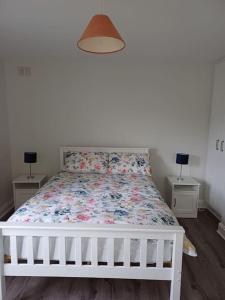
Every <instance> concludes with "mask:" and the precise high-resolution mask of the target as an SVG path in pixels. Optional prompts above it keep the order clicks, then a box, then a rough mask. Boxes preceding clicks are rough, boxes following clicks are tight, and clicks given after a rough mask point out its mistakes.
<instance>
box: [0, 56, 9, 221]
mask: <svg viewBox="0 0 225 300" xmlns="http://www.w3.org/2000/svg"><path fill="white" fill-rule="evenodd" d="M10 208H12V182H11V165H10V149H9V126H8V112H7V104H6V94H5V78H4V70H3V64H2V62H1V61H0V217H2V216H3V215H4V214H5V213H7V212H8V210H9V209H10Z"/></svg>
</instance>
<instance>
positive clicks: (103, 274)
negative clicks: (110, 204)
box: [0, 222, 184, 300]
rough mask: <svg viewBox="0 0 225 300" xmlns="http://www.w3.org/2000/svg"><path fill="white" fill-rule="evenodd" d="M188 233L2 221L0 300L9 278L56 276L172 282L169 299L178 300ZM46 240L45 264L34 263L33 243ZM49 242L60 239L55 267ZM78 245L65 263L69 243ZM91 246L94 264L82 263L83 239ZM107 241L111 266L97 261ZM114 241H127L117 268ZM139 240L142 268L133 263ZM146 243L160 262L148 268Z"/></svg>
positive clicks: (169, 228)
mask: <svg viewBox="0 0 225 300" xmlns="http://www.w3.org/2000/svg"><path fill="white" fill-rule="evenodd" d="M183 235H184V230H183V228H182V227H180V226H135V225H94V226H93V225H89V224H80V225H77V224H76V225H75V224H43V223H42V224H37V223H35V224H21V223H8V222H0V259H1V267H0V276H1V279H0V299H4V298H5V276H24V275H26V276H46V277H48V276H51V277H54V276H57V277H95V278H126V279H149V280H169V281H171V290H170V300H172V299H173V300H178V299H180V284H181V268H182V251H183ZM18 237H22V238H26V240H27V243H28V247H27V255H26V256H27V257H26V258H25V260H24V257H23V260H21V259H20V257H19V249H18V243H17V239H18ZM35 237H39V238H42V242H44V248H45V251H44V254H43V259H42V260H41V261H35V254H34V253H35V249H34V248H35V247H34V244H33V241H34V238H35ZM50 238H56V239H59V245H60V246H59V259H58V262H57V264H52V263H51V260H50V243H49V239H50ZM67 238H72V239H74V242H75V260H74V262H73V264H71V262H70V263H68V262H67V258H66V239H67ZM83 238H89V239H90V241H91V261H90V264H84V263H83V261H82V239H83ZM101 238H104V239H106V240H107V257H108V258H107V262H106V264H104V265H102V264H101V262H99V260H98V241H99V239H101ZM7 239H8V243H9V250H10V251H9V252H10V256H9V257H10V259H9V260H8V261H7V260H4V248H5V246H6V245H4V244H5V243H6V240H7ZM115 239H122V240H123V249H124V250H123V262H122V264H120V265H118V264H116V263H115V260H114V258H115V251H114V250H115V249H114V242H115ZM133 239H138V240H139V241H140V253H139V263H138V265H133V264H131V241H132V240H133ZM148 240H156V242H157V247H156V263H155V264H154V265H148V264H147V250H148V246H147V245H148V243H147V242H148ZM168 240H170V241H172V244H173V251H172V261H171V266H170V267H168V266H165V265H164V262H163V258H164V244H165V241H168Z"/></svg>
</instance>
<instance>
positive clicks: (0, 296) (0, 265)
mask: <svg viewBox="0 0 225 300" xmlns="http://www.w3.org/2000/svg"><path fill="white" fill-rule="evenodd" d="M5 299H6V287H5V276H4V248H3V236H2V231H0V300H5Z"/></svg>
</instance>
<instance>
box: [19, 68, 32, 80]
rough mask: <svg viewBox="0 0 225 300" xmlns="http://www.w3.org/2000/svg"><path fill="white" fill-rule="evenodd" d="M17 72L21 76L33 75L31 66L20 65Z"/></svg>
mask: <svg viewBox="0 0 225 300" xmlns="http://www.w3.org/2000/svg"><path fill="white" fill-rule="evenodd" d="M17 74H18V76H21V77H30V76H31V67H27V66H18V67H17Z"/></svg>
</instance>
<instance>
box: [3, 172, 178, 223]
mask: <svg viewBox="0 0 225 300" xmlns="http://www.w3.org/2000/svg"><path fill="white" fill-rule="evenodd" d="M9 221H10V222H45V223H46V222H49V223H66V222H70V223H72V222H76V223H77V222H86V223H95V224H136V225H153V224H162V225H176V224H177V221H176V218H175V217H174V215H173V214H172V212H171V211H170V209H169V208H168V206H167V205H166V203H165V202H164V201H163V199H162V198H161V196H160V194H159V192H158V191H157V189H156V187H155V185H154V183H153V182H152V181H151V180H150V179H149V176H144V175H135V174H124V175H118V174H116V175H112V174H111V175H110V174H91V173H89V174H81V173H69V172H61V173H59V174H58V175H56V176H54V177H52V178H51V179H50V180H49V181H48V183H47V184H46V185H45V186H44V187H43V188H42V189H40V190H39V192H38V193H37V194H36V195H35V196H34V197H33V198H31V199H30V200H28V201H27V202H26V203H25V204H24V205H23V206H21V207H20V208H19V209H18V210H17V211H16V212H15V213H14V214H13V215H12V216H11V217H10V219H9Z"/></svg>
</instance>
